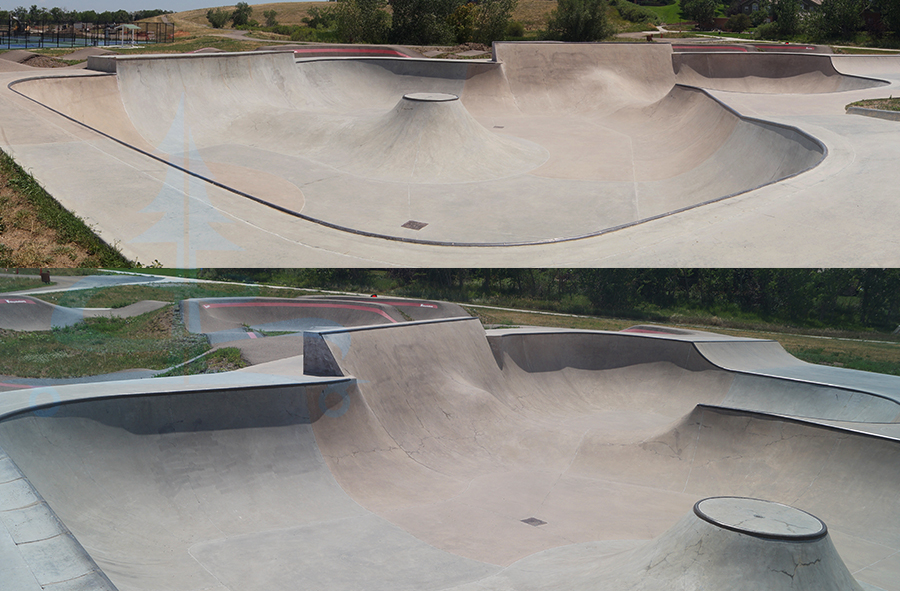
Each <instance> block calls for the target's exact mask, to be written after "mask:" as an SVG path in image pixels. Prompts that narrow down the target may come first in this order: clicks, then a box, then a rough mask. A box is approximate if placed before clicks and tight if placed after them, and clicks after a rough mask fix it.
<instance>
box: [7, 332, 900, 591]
mask: <svg viewBox="0 0 900 591" xmlns="http://www.w3.org/2000/svg"><path fill="white" fill-rule="evenodd" d="M645 330H646V328H645ZM719 347H724V348H725V349H726V350H729V349H730V351H726V353H725V354H723V355H724V357H725V358H729V359H733V358H737V356H736V355H732V353H733V350H734V348H735V347H743V348H744V352H745V353H746V354H747V356H749V357H752V358H755V359H757V360H759V359H769V360H770V363H768V365H767V366H768V368H769V370H770V371H769V372H768V374H765V375H763V374H757V373H754V369H753V366H747V367H742V368H730V369H723V368H722V367H720V366H719V365H717V364H716V363H713V362H712V361H711V357H712V356H713V353H712V352H715V351H716V349H717V348H719ZM755 347H760V348H761V350H760V351H755V349H754V348H755ZM303 348H304V351H303V353H304V354H303V358H302V360H301V359H300V358H293V359H292V360H284V361H285V362H290V363H294V364H302V365H303V367H304V370H305V375H304V376H303V377H302V378H298V379H297V380H296V381H295V382H294V383H287V382H285V381H284V380H282V381H281V382H277V380H276V379H275V375H274V374H275V373H277V371H278V370H277V368H276V367H275V366H259V367H256V368H253V372H254V373H253V374H252V375H256V376H259V377H260V379H261V380H262V378H264V377H265V378H266V379H268V380H269V382H268V383H266V384H263V383H262V382H261V385H259V386H258V387H253V386H252V381H249V382H248V378H249V377H251V374H248V373H247V371H246V370H245V371H242V372H237V373H236V374H234V378H233V379H234V380H235V386H234V387H233V388H229V387H228V386H227V385H226V383H227V381H226V379H227V377H228V376H224V377H222V378H221V381H220V382H219V386H218V388H213V387H211V386H209V385H207V386H206V389H202V390H201V389H198V388H195V387H193V386H192V382H191V380H190V379H185V378H177V379H176V378H165V379H163V381H157V380H152V381H150V382H148V381H146V380H145V381H144V382H143V384H142V385H140V386H133V385H132V386H129V388H127V389H126V388H125V386H124V385H123V386H120V388H121V390H122V391H123V392H127V395H123V394H118V395H116V394H115V393H114V391H115V386H114V385H109V384H105V385H103V389H101V390H99V391H98V390H96V389H95V390H94V391H92V392H91V393H90V396H93V399H91V400H78V399H77V396H70V392H73V390H72V389H70V388H68V387H67V388H62V387H60V388H57V396H56V398H55V399H54V400H53V401H52V405H51V404H50V401H46V402H45V403H44V404H43V406H40V405H37V404H35V403H34V400H38V401H41V400H43V399H42V398H41V396H42V395H41V394H35V393H34V392H32V393H30V395H29V396H30V398H29V397H28V396H25V395H24V394H23V395H21V397H20V398H21V400H22V406H21V408H20V409H19V410H13V409H10V410H8V411H7V412H6V413H5V415H6V418H5V420H3V421H2V422H0V446H2V448H3V450H5V452H6V453H7V454H9V458H10V459H8V460H0V466H2V468H3V471H2V472H0V474H2V475H3V478H0V482H2V483H3V484H0V499H5V502H7V503H13V504H14V505H15V504H16V503H18V504H17V505H16V506H14V507H9V509H7V510H5V511H3V512H0V516H2V522H3V523H4V524H6V527H7V529H8V530H9V531H10V532H11V534H10V535H11V536H12V537H13V539H14V540H15V543H16V544H18V545H17V546H15V548H10V547H9V544H7V546H6V547H4V546H2V545H0V549H5V550H6V551H7V553H12V555H14V556H18V557H19V560H20V561H21V562H22V564H23V566H22V569H23V570H24V569H26V568H27V569H29V570H28V573H29V574H30V575H32V574H33V576H34V577H35V578H37V579H39V580H41V581H42V582H44V583H45V584H48V583H51V582H54V581H59V580H62V579H63V578H64V577H68V578H69V579H74V578H75V577H76V576H78V577H82V578H83V579H84V580H91V581H93V582H95V586H96V588H113V586H115V587H117V588H119V589H122V590H124V589H160V588H166V589H173V590H182V589H184V590H187V589H191V590H193V589H223V590H224V589H242V590H253V589H362V588H365V589H409V590H413V589H455V590H471V591H475V590H478V591H485V590H498V591H499V590H504V591H506V590H509V589H529V590H531V589H534V590H537V589H547V590H549V589H561V588H565V589H578V590H581V589H585V590H586V589H612V590H616V591H625V590H626V589H660V590H662V589H673V588H674V589H691V590H693V589H701V588H703V589H710V588H712V589H750V588H753V589H762V588H765V589H858V588H860V586H861V587H862V588H863V589H868V590H871V589H875V588H880V589H884V590H886V591H895V590H897V589H900V583H898V581H900V577H898V574H900V562H898V556H900V553H898V550H900V534H898V532H900V523H898V520H900V511H898V510H897V509H898V503H900V501H898V498H897V495H896V490H897V487H898V485H900V471H898V470H897V466H898V465H900V463H898V460H900V438H898V427H900V424H898V420H900V404H898V398H900V397H898V391H900V387H898V379H897V378H893V377H889V376H875V377H872V376H870V375H869V374H862V373H860V372H844V377H845V381H846V382H847V383H846V384H843V385H834V384H829V383H828V382H829V380H830V378H829V376H828V375H827V373H828V372H826V375H819V378H820V379H819V380H818V381H817V382H815V381H809V380H806V381H804V380H801V379H799V378H786V377H777V376H775V375H774V374H775V373H776V371H775V370H776V369H777V368H778V367H781V366H782V365H783V364H782V361H784V360H788V357H789V356H786V357H783V358H780V359H776V358H773V357H772V355H773V351H777V348H776V347H773V346H772V344H771V343H770V342H768V341H755V340H751V339H735V338H731V337H724V336H720V335H714V334H704V333H693V332H688V333H687V334H676V333H670V334H665V333H656V334H654V333H651V332H640V333H634V332H632V333H604V332H589V331H554V330H550V329H543V330H506V331H489V332H488V333H487V334H485V332H484V331H483V329H482V328H481V326H480V324H479V322H478V321H477V320H475V319H471V318H464V319H448V320H435V321H423V322H416V323H409V322H406V323H397V324H382V325H377V326H373V327H356V328H345V329H333V330H322V331H312V332H307V333H306V336H305V339H304V345H303ZM775 357H778V355H776V356H775ZM795 364H796V363H795ZM807 369H808V370H809V371H810V372H813V373H815V371H816V367H815V366H810V367H809V368H807ZM267 372H268V374H267ZM238 374H239V375H238ZM314 374H327V375H320V376H318V377H314ZM853 376H858V377H861V378H865V379H863V380H861V381H862V382H866V381H867V380H868V383H870V384H871V383H877V384H878V385H879V390H880V393H878V394H875V393H872V392H870V391H868V390H867V389H866V388H864V387H860V386H859V381H857V380H854V379H852V378H853ZM197 377H198V378H201V377H203V376H197ZM238 377H240V378H241V379H240V380H238ZM179 380H180V381H179ZM305 380H306V381H305ZM149 384H154V385H153V386H150V385H149ZM156 384H158V385H156ZM141 387H143V388H144V390H143V392H142V391H141V389H140V388H141ZM801 390H802V392H801ZM797 392H801V394H802V395H799V396H798V394H797ZM76 394H77V392H76ZM14 395H16V393H15V392H13V393H7V394H5V396H14ZM4 400H8V399H4ZM29 400H31V404H30V405H29V404H28V402H29ZM801 406H802V408H800V407H801ZM35 411H39V412H35ZM13 462H14V464H13ZM19 470H21V473H20V472H19ZM708 497H717V498H719V499H720V500H704V499H707V498H708ZM722 497H725V498H726V499H725V500H721V498H722ZM732 497H740V498H746V497H750V498H751V500H737V501H734V500H732V499H731V498H732ZM10 499H11V500H10ZM752 499H763V500H765V501H768V502H774V503H781V504H784V505H789V506H793V507H797V508H798V509H800V510H802V511H801V512H797V513H791V514H792V515H794V517H791V518H790V519H788V520H785V519H782V518H781V517H779V515H781V513H782V512H783V511H787V512H789V513H790V512H792V511H793V510H791V509H788V508H786V507H782V506H781V505H778V506H772V505H767V504H761V503H763V501H754V500H752ZM723 507H724V508H725V509H726V510H725V511H724V512H723V511H722V510H721V509H722V508H723ZM4 509H6V507H4ZM51 509H52V511H54V512H55V516H58V518H59V519H60V520H61V522H55V521H53V522H52V523H57V525H55V526H54V527H55V528H56V529H53V530H51V529H50V526H49V525H42V524H44V523H45V522H48V520H50V517H53V515H54V514H52V513H50V511H51ZM747 511H750V512H749V513H747ZM802 512H808V513H809V514H811V515H813V516H815V517H812V516H810V515H808V514H807V513H802ZM735 515H737V516H738V517H740V516H741V515H744V517H740V519H737V518H735ZM798 516H799V517H798ZM53 518H54V519H55V517H53ZM816 518H818V519H821V520H822V522H824V523H825V524H826V525H827V537H826V536H825V532H824V528H823V527H820V526H819V525H817V524H818V523H819V522H818V520H817V519H816ZM29 519H30V521H29ZM756 520H761V521H760V522H761V523H762V524H763V525H766V524H767V523H768V524H769V525H770V526H771V525H772V523H773V522H779V523H780V524H781V525H780V526H779V527H786V528H788V530H790V531H787V532H784V531H781V534H790V535H781V534H779V533H778V532H777V531H774V530H773V531H771V532H769V531H765V528H757V527H756V525H754V524H756V523H757V521H756ZM50 521H52V520H50ZM804 522H805V523H807V524H809V523H812V524H813V526H814V527H811V528H810V527H802V525H803V523H804ZM25 523H27V524H28V525H27V526H25V525H21V526H17V524H25ZM59 523H61V524H64V525H59ZM792 524H796V525H797V528H796V529H794V528H793V525H792ZM42 528H43V529H42ZM66 528H67V529H66ZM751 530H752V531H751ZM0 531H2V530H0ZM48 532H62V533H57V534H52V535H51V533H48ZM68 532H71V535H69V533H68ZM792 536H793V537H792ZM63 542H65V543H63ZM54 557H55V560H54ZM62 557H66V561H63V560H62ZM49 565H59V566H58V567H57V568H56V570H55V571H54V570H53V569H52V568H50V566H49ZM826 565H827V568H826ZM18 573H19V571H14V574H18ZM104 577H108V579H109V582H108V583H107V582H105V580H104ZM14 580H18V579H14ZM104 586H105V587H104ZM21 588H23V589H28V587H25V586H22V587H21Z"/></svg>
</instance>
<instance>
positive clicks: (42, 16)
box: [0, 4, 172, 25]
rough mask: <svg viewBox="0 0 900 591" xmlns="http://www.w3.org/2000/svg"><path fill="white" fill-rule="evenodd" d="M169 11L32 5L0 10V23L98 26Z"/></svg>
mask: <svg viewBox="0 0 900 591" xmlns="http://www.w3.org/2000/svg"><path fill="white" fill-rule="evenodd" d="M171 13H172V11H171V10H161V9H156V10H137V11H131V12H129V11H127V10H116V11H105V12H99V13H98V12H95V11H93V10H85V11H78V10H66V9H64V8H58V7H54V8H51V9H49V10H48V9H46V8H43V7H38V6H37V5H36V4H32V5H31V8H25V7H24V6H17V7H16V8H13V9H12V10H0V22H6V21H8V20H10V19H14V20H17V21H18V22H19V23H22V24H24V25H39V24H41V23H90V24H98V25H106V24H113V23H116V24H121V23H131V22H134V21H139V20H141V19H145V18H152V17H154V16H159V15H161V14H171Z"/></svg>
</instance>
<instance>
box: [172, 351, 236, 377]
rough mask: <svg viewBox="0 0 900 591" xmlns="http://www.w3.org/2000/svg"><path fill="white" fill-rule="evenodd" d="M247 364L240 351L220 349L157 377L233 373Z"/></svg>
mask: <svg viewBox="0 0 900 591" xmlns="http://www.w3.org/2000/svg"><path fill="white" fill-rule="evenodd" d="M248 365H249V364H248V363H247V362H246V361H245V360H244V358H243V357H242V356H241V350H240V349H238V348H237V347H222V348H221V349H216V350H215V351H213V352H211V353H209V354H208V355H204V356H203V357H201V358H200V359H196V360H194V361H191V362H190V363H187V364H185V365H182V366H181V367H176V368H174V369H171V370H169V371H167V372H166V373H164V374H160V376H158V377H168V376H192V375H197V374H206V373H221V372H224V371H234V370H235V369H240V368H242V367H247V366H248Z"/></svg>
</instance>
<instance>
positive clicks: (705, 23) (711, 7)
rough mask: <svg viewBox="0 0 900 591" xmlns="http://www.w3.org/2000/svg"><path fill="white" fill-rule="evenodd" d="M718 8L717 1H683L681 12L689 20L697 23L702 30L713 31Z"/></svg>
mask: <svg viewBox="0 0 900 591" xmlns="http://www.w3.org/2000/svg"><path fill="white" fill-rule="evenodd" d="M718 6H719V4H718V2H716V0H682V2H681V12H682V14H684V16H685V18H687V19H688V20H692V21H696V23H697V26H698V27H700V28H701V29H711V28H712V27H713V19H714V18H715V16H716V9H717V8H718Z"/></svg>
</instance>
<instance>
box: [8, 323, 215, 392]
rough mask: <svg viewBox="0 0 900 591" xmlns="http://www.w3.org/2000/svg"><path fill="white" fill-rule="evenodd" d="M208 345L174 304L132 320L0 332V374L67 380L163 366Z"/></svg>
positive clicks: (178, 360)
mask: <svg viewBox="0 0 900 591" xmlns="http://www.w3.org/2000/svg"><path fill="white" fill-rule="evenodd" d="M208 349H209V343H208V342H207V341H206V338H205V337H204V336H203V335H194V334H190V333H188V332H187V331H186V330H185V329H184V327H183V325H182V324H181V322H180V318H179V316H178V314H176V313H175V308H174V306H166V307H164V308H161V309H159V310H156V311H153V312H149V313H147V314H142V315H140V316H135V317H132V318H88V319H85V320H84V322H80V323H78V324H76V325H74V326H70V327H67V328H60V329H54V330H51V331H38V332H13V331H6V330H0V374H4V375H13V376H17V377H22V378H67V377H80V376H88V375H98V374H105V373H113V372H117V371H122V370H125V369H138V368H141V369H165V368H167V367H171V366H173V365H177V364H179V363H183V362H185V361H187V360H189V359H192V358H193V357H196V356H197V355H200V354H201V353H203V352H205V351H207V350H208Z"/></svg>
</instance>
